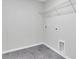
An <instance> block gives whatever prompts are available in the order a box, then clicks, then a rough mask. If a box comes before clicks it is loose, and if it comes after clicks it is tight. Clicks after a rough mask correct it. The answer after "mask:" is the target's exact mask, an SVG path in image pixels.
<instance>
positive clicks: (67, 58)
mask: <svg viewBox="0 0 79 59" xmlns="http://www.w3.org/2000/svg"><path fill="white" fill-rule="evenodd" d="M41 44H44V45H45V46H47V47H48V48H50V49H51V50H53V51H55V52H56V53H57V54H59V55H61V56H62V57H64V58H66V59H71V58H69V57H68V56H65V55H63V54H61V53H60V52H59V51H57V50H56V49H54V48H53V47H51V46H50V45H48V44H47V43H45V42H40V43H36V44H33V45H28V46H24V47H20V48H16V49H11V50H7V51H4V52H2V54H6V53H9V52H14V51H18V50H22V49H26V48H30V47H34V46H38V45H41Z"/></svg>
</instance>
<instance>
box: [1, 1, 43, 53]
mask: <svg viewBox="0 0 79 59" xmlns="http://www.w3.org/2000/svg"><path fill="white" fill-rule="evenodd" d="M41 6H42V4H41V3H39V2H37V1H35V0H3V15H2V16H3V17H2V18H3V39H2V40H3V52H4V51H7V50H10V49H16V48H20V47H23V46H27V45H32V44H36V43H39V42H41V41H42V38H43V35H42V34H43V26H42V25H43V21H42V16H41V15H40V12H41V10H42V8H41Z"/></svg>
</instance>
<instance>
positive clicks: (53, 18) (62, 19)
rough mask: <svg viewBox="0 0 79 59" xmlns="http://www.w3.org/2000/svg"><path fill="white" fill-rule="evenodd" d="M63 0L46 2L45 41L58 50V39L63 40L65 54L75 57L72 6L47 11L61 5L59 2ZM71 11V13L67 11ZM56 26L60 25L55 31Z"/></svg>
mask: <svg viewBox="0 0 79 59" xmlns="http://www.w3.org/2000/svg"><path fill="white" fill-rule="evenodd" d="M63 1H65V0H63ZM63 1H62V0H61V1H60V0H59V1H58V0H50V1H48V2H47V5H46V6H47V8H46V12H47V13H46V14H47V15H46V23H45V24H46V25H47V29H46V30H45V31H46V33H45V34H46V36H45V37H46V38H45V42H46V43H47V44H49V45H50V46H51V47H53V48H55V49H56V50H58V49H59V48H58V41H59V40H63V41H65V54H66V55H67V56H69V57H70V58H72V59H76V56H75V55H76V45H75V44H76V37H75V35H76V34H75V33H76V32H75V31H76V30H75V27H76V26H75V25H76V15H75V13H74V10H73V8H72V6H69V7H66V8H63V9H59V10H58V9H57V11H56V10H55V11H49V10H50V9H52V8H54V7H61V6H60V4H61V3H62V2H63ZM57 5H58V6H57ZM71 11H72V13H69V12H71ZM66 13H67V14H66ZM58 26H59V27H60V29H59V30H57V31H56V28H58ZM58 51H59V50H58Z"/></svg>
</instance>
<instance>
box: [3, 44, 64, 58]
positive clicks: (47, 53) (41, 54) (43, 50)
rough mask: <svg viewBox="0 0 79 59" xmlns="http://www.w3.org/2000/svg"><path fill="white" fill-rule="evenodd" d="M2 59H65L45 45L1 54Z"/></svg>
mask: <svg viewBox="0 0 79 59" xmlns="http://www.w3.org/2000/svg"><path fill="white" fill-rule="evenodd" d="M2 59H65V58H64V57H62V56H60V55H59V54H57V53H56V52H54V51H52V50H51V49H49V48H48V47H46V46H45V45H43V44H41V45H38V46H35V47H31V48H27V49H22V50H19V51H15V52H10V53H6V54H3V56H2Z"/></svg>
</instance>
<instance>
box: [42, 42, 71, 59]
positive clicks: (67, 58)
mask: <svg viewBox="0 0 79 59" xmlns="http://www.w3.org/2000/svg"><path fill="white" fill-rule="evenodd" d="M43 44H44V45H46V46H47V47H48V48H50V49H51V50H53V51H55V52H56V53H57V54H59V55H61V56H62V57H64V58H66V59H71V58H69V57H68V56H66V55H63V54H62V53H60V52H59V51H57V50H56V49H54V48H53V47H51V46H50V45H48V44H47V43H45V42H43Z"/></svg>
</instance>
